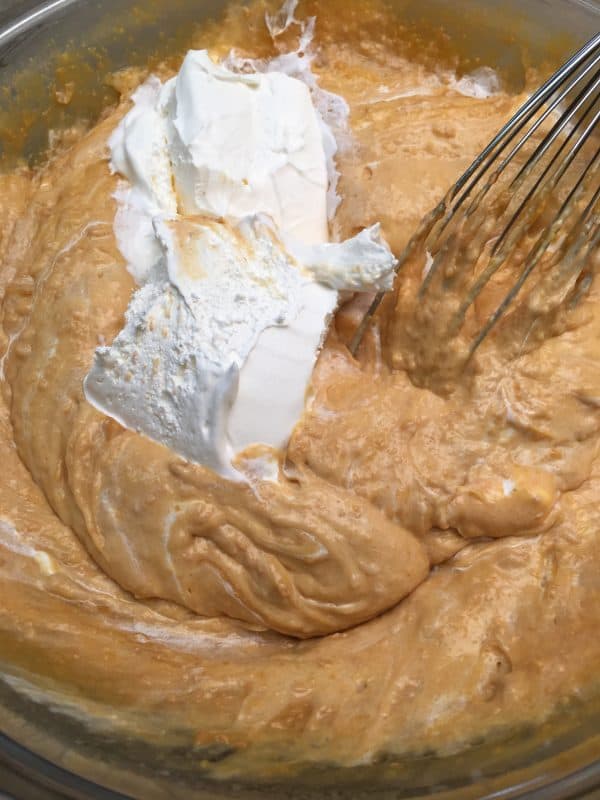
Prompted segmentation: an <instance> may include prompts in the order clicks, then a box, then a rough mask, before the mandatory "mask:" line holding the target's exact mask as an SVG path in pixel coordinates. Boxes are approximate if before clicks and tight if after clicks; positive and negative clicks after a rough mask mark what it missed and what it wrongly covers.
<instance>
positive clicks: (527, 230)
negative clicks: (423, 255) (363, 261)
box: [350, 33, 600, 358]
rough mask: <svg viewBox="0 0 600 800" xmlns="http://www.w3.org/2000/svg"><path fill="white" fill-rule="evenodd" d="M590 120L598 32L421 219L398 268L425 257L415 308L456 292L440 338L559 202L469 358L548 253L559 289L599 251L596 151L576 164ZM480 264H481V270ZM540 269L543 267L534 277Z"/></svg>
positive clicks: (599, 155) (599, 93) (597, 92)
mask: <svg viewBox="0 0 600 800" xmlns="http://www.w3.org/2000/svg"><path fill="white" fill-rule="evenodd" d="M599 121H600V33H597V34H596V35H595V36H594V37H592V39H590V41H589V42H587V44H585V45H584V46H583V47H582V48H580V50H579V51H578V52H577V53H575V54H574V55H573V56H572V57H571V58H570V59H569V60H568V61H567V62H566V63H565V64H564V65H563V66H562V67H561V68H560V69H559V70H558V71H557V72H556V73H555V74H554V75H552V76H551V77H550V78H549V79H548V80H547V81H546V82H545V83H544V84H542V86H540V88H539V89H538V90H537V91H536V92H534V94H533V95H532V96H531V97H530V98H529V100H527V102H526V103H524V105H523V106H522V107H521V108H520V109H519V110H518V111H517V112H516V114H515V115H514V116H513V117H512V118H511V119H510V120H509V121H508V122H507V123H506V125H504V127H503V128H502V129H501V130H500V131H499V132H498V134H496V136H494V138H493V139H492V140H491V142H490V143H489V144H488V145H487V147H486V148H484V150H483V151H482V152H481V153H480V155H479V156H478V157H477V158H476V159H475V160H474V161H473V163H472V164H471V165H470V167H469V168H468V169H467V170H466V171H465V172H464V174H463V175H462V176H461V177H460V178H459V180H458V181H457V182H456V183H455V184H454V186H453V187H452V188H451V189H450V190H449V192H448V193H447V195H446V197H445V198H444V200H443V201H442V202H441V203H440V204H438V206H437V207H436V208H435V209H434V210H433V211H432V212H431V213H430V214H429V215H427V217H426V218H425V219H424V220H423V222H422V223H421V225H420V227H419V229H418V231H417V233H416V234H415V235H414V236H413V237H412V239H411V241H410V242H409V244H408V246H407V247H406V249H405V250H404V252H403V253H402V255H401V256H400V259H399V263H398V267H397V269H398V270H400V269H402V267H403V266H404V264H405V263H406V262H407V261H408V259H409V258H410V256H411V255H414V252H415V249H416V248H421V249H422V250H423V251H425V252H427V253H428V254H430V256H431V263H430V265H429V268H428V271H427V273H426V274H425V275H424V278H423V280H422V282H421V285H420V288H419V290H418V292H417V297H416V299H417V302H418V303H424V302H427V296H428V293H429V292H430V290H431V288H432V286H433V284H434V281H436V280H437V281H439V280H441V281H442V284H440V285H441V286H442V287H444V286H447V287H450V286H456V287H457V288H458V289H460V290H461V291H464V292H465V294H464V297H463V299H462V301H461V302H460V304H459V308H458V310H457V311H456V312H455V313H454V314H453V315H452V316H451V318H450V322H449V326H448V331H447V333H448V335H450V336H452V335H454V334H456V333H457V332H458V330H460V328H461V327H462V325H463V323H464V320H465V317H466V314H467V312H468V310H469V308H470V307H471V306H472V304H473V303H474V302H475V301H476V299H477V298H478V296H479V295H480V293H481V292H482V291H483V289H484V288H485V286H486V285H487V284H488V283H489V281H490V280H491V279H492V278H493V277H494V275H495V274H496V273H497V272H498V270H499V269H500V268H501V267H502V266H503V265H504V264H505V263H506V262H507V260H508V259H509V258H510V257H511V255H512V254H513V253H514V252H515V250H516V248H517V247H520V244H521V242H523V241H525V239H527V240H529V239H530V238H531V235H532V233H533V231H534V225H537V226H538V229H539V225H541V224H542V221H543V219H544V215H546V212H547V211H549V210H550V207H551V206H553V205H554V202H555V199H556V195H557V192H560V194H561V195H564V196H565V199H564V201H563V202H562V204H561V206H560V209H559V211H558V212H557V213H556V214H554V215H553V217H552V219H551V221H550V222H549V223H546V224H545V226H543V227H542V230H541V233H540V234H539V235H536V236H535V237H534V241H533V244H532V245H531V248H530V249H529V251H528V252H526V253H525V254H524V256H519V258H521V257H523V263H522V266H521V268H520V271H519V274H518V275H517V277H516V280H515V282H514V284H513V285H512V287H511V288H510V290H509V291H508V292H507V293H506V294H505V295H504V297H503V299H502V301H501V302H500V304H499V305H498V307H497V308H496V309H495V311H493V313H492V314H491V315H490V316H489V318H488V319H487V321H486V323H485V324H484V326H483V327H482V328H481V330H480V331H479V332H478V333H477V334H476V336H475V339H474V341H473V343H472V344H471V346H470V349H469V358H470V357H471V356H472V355H473V353H474V352H475V351H476V350H477V348H478V347H479V346H480V345H481V343H482V342H483V341H484V339H485V338H486V336H487V335H488V334H489V332H490V331H491V330H492V328H493V327H494V325H496V323H497V322H498V321H499V320H500V318H501V317H502V316H503V315H504V314H505V312H506V311H507V309H508V307H509V306H510V305H511V304H512V302H513V301H514V300H515V298H516V297H517V295H518V294H519V292H520V291H521V289H522V287H523V286H524V284H525V282H526V281H527V279H528V278H529V276H530V275H531V274H532V272H533V271H534V269H535V268H536V266H537V265H538V264H539V263H540V261H541V260H542V258H543V257H544V255H545V254H546V253H547V252H549V261H550V263H551V264H553V265H554V267H555V268H556V269H557V270H558V271H557V272H556V275H557V281H558V282H560V280H562V276H563V273H564V275H568V276H571V278H572V277H573V276H576V278H577V280H578V279H579V277H581V276H582V274H583V273H584V272H585V269H584V261H585V260H586V259H587V256H588V255H589V254H590V253H592V252H593V250H594V248H595V247H596V246H597V245H598V236H599V232H598V229H599V227H600V220H599V214H598V204H599V197H600V187H596V188H595V186H596V184H595V183H594V181H598V180H599V179H598V175H599V170H598V167H599V163H600V148H599V149H598V150H597V151H596V153H595V155H594V156H593V157H592V158H591V159H589V161H587V163H585V164H584V165H583V166H582V163H583V161H582V156H583V154H584V153H585V152H586V149H585V148H586V145H587V144H588V143H589V142H590V139H591V137H592V136H593V134H594V133H595V132H596V129H597V127H598V123H599ZM545 128H547V130H546V132H545V133H544V130H545ZM526 148H527V150H526ZM529 150H531V152H528V151H529ZM521 160H522V163H520V162H521ZM509 167H510V168H512V167H514V168H515V171H514V174H512V175H511V174H510V173H508V172H507V170H508V168H509ZM505 173H506V174H507V177H505ZM567 175H568V176H569V177H568V179H567V177H566V176H567ZM559 184H560V185H559ZM476 190H477V191H476ZM492 190H494V191H493V196H492ZM590 191H591V194H592V196H591V199H590V200H589V201H588V202H587V203H586V197H587V194H586V193H587V192H590ZM467 199H469V201H470V202H469V203H468V205H467V204H466V202H467ZM583 204H585V207H584V210H583V211H582V212H581V206H582V205H583ZM459 212H460V215H459ZM498 230H499V231H500V232H499V233H498ZM461 237H462V238H461ZM478 243H480V244H481V246H478ZM553 248H554V249H555V250H556V253H555V252H554V251H553ZM486 259H487V263H485V264H483V265H481V262H482V261H485V260H486ZM560 259H563V261H562V266H561V264H560V263H559V262H560ZM544 263H546V261H544ZM557 265H558V266H557ZM480 266H482V268H481V270H480V271H479V267H480ZM563 267H564V269H563ZM469 269H470V270H471V271H472V273H473V275H474V280H473V282H472V285H471V286H470V288H469V287H468V286H465V284H466V283H468V282H469V281H468V280H467V281H466V280H465V278H467V277H468V276H469ZM440 270H442V273H440ZM545 271H546V268H545V267H544V273H543V274H545ZM477 272H478V273H479V274H477ZM571 278H569V279H571ZM589 283H590V280H589V276H587V275H586V279H585V281H583V280H582V281H580V283H579V284H578V285H577V286H574V285H571V284H570V286H571V289H569V291H571V290H572V291H573V292H574V293H575V295H577V294H579V293H581V292H582V291H583V288H584V287H585V286H589ZM383 297H384V294H383V293H379V294H378V295H377V296H376V297H375V298H374V300H373V302H372V303H371V306H370V308H369V309H368V311H367V313H366V315H365V317H364V318H363V320H362V322H361V324H360V325H359V327H358V329H357V331H356V333H355V335H354V337H353V340H352V342H351V345H350V350H351V352H352V353H353V354H354V355H355V354H356V352H357V350H358V347H359V345H360V342H361V340H362V337H363V335H364V333H365V331H366V329H367V327H368V325H369V322H370V320H371V318H372V317H373V315H374V314H375V313H376V311H377V308H378V307H379V305H380V303H381V301H382V299H383Z"/></svg>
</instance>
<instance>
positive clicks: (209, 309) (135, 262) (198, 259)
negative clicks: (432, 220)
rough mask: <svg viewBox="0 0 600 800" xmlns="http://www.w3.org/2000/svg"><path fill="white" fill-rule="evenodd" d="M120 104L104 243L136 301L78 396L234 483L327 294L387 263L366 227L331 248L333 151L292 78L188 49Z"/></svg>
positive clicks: (384, 272) (369, 284) (302, 380)
mask: <svg viewBox="0 0 600 800" xmlns="http://www.w3.org/2000/svg"><path fill="white" fill-rule="evenodd" d="M133 99H134V105H133V108H132V110H131V111H130V112H129V113H128V114H127V115H126V116H125V117H124V119H123V120H122V122H121V123H120V125H119V126H118V127H117V129H116V130H115V132H114V134H113V136H112V137H111V140H110V147H111V151H112V165H113V168H114V169H115V170H116V171H118V172H119V173H121V174H122V175H123V176H125V177H126V178H127V179H128V183H122V184H121V185H120V187H119V190H118V192H117V200H118V203H119V206H118V211H117V215H116V218H115V233H116V236H117V241H118V244H119V247H120V249H121V251H122V253H123V255H124V257H125V259H126V260H127V264H128V268H129V270H130V271H131V273H132V275H133V276H134V277H135V279H136V280H137V282H138V283H139V284H140V285H141V288H140V289H139V290H138V291H137V292H136V293H135V294H134V296H133V299H132V301H131V303H130V306H129V309H128V311H127V315H126V323H125V327H124V328H123V330H122V331H121V332H120V333H119V334H118V336H117V337H116V339H115V341H114V342H113V343H112V345H111V346H110V347H101V348H99V349H98V350H97V352H96V357H95V360H94V364H93V367H92V369H91V371H90V373H89V375H88V376H87V378H86V380H85V383H84V389H85V393H86V397H87V399H88V400H89V401H90V402H91V403H92V404H93V405H95V406H96V407H97V408H98V409H99V410H101V411H102V412H104V413H105V414H107V415H109V416H111V417H113V418H114V419H116V420H118V421H119V422H120V423H121V424H122V425H124V426H125V427H128V428H131V429H133V430H136V431H139V432H141V433H144V434H145V435H147V436H148V437H150V438H152V439H154V440H156V441H158V442H161V443H163V444H165V445H167V446H168V447H170V448H171V449H172V450H174V451H175V452H177V453H179V454H180V455H182V456H183V457H185V458H187V459H189V460H191V461H195V462H198V463H201V464H204V465H206V466H208V467H210V468H211V469H213V470H215V471H216V472H219V473H221V474H223V475H226V476H229V477H235V476H236V473H235V470H234V469H233V468H232V466H231V463H232V460H233V459H234V458H235V456H236V455H237V454H239V453H241V452H243V450H244V449H246V448H247V447H249V446H250V445H252V444H265V445H268V446H271V447H274V448H283V447H284V446H285V444H286V442H287V440H288V439H289V436H290V434H291V431H292V429H293V427H294V426H295V424H296V423H297V421H298V420H299V418H300V416H301V414H302V410H303V408H304V404H305V394H306V388H307V386H308V383H309V380H310V376H311V373H312V370H313V367H314V364H315V360H316V357H317V355H318V352H319V349H320V347H321V344H322V341H323V338H324V336H325V334H326V331H327V327H328V324H329V320H330V319H331V316H332V314H333V313H334V312H335V309H336V307H337V304H338V300H339V296H338V290H343V289H351V290H354V291H357V290H358V291H378V290H381V289H389V288H391V285H392V282H393V278H394V269H395V265H396V260H395V259H394V257H393V255H392V254H391V252H390V250H389V248H388V247H387V245H386V244H385V243H384V242H382V240H381V238H380V236H379V226H377V225H375V226H372V227H371V228H369V229H367V230H365V231H363V232H361V233H360V234H358V235H357V236H355V237H354V238H353V239H350V240H348V241H347V242H342V243H329V242H328V224H327V221H328V208H327V199H328V192H330V190H331V182H332V180H335V176H330V177H328V157H329V158H332V156H331V153H332V152H335V147H337V145H335V139H334V137H333V134H332V133H331V131H330V130H329V129H328V128H327V126H326V124H325V123H324V121H323V119H322V118H321V117H320V115H319V113H318V112H317V110H316V109H315V106H314V105H313V100H312V98H311V91H310V90H309V88H308V87H307V85H306V84H305V83H303V82H302V81H301V80H298V79H297V78H293V77H290V76H289V75H286V74H283V73H280V72H271V71H265V72H258V73H253V74H247V73H244V74H238V73H234V72H231V71H230V70H228V69H226V68H225V67H224V66H222V65H217V64H214V63H213V62H212V61H211V60H210V58H209V56H208V54H207V53H206V51H199V52H195V51H191V52H190V53H188V55H187V56H186V58H185V60H184V63H183V66H182V68H181V71H180V73H179V74H178V75H177V77H176V78H173V79H172V80H170V81H168V82H167V83H165V84H161V82H160V81H159V80H158V79H156V78H151V79H150V80H149V81H148V82H147V83H146V84H145V85H144V86H142V87H141V88H140V89H139V90H138V91H137V92H136V93H135V94H134V98H133ZM332 140H333V142H334V145H335V147H332V145H331V141H332ZM328 154H329V156H328Z"/></svg>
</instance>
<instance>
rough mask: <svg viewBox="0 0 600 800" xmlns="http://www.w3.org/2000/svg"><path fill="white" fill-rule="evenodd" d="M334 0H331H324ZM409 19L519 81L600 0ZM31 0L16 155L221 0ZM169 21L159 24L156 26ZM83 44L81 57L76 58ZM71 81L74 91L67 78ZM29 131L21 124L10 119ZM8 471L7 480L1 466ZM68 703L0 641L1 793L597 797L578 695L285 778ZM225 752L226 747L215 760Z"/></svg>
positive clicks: (6, 81)
mask: <svg viewBox="0 0 600 800" xmlns="http://www.w3.org/2000/svg"><path fill="white" fill-rule="evenodd" d="M323 2H326V0H323ZM395 5H396V6H397V8H398V13H401V14H402V15H403V17H404V18H405V19H407V20H408V21H410V23H411V24H414V25H416V26H419V25H421V24H423V23H427V24H428V25H431V21H432V20H434V22H435V24H437V25H440V26H443V27H444V28H445V29H446V30H447V32H448V33H449V34H450V35H451V36H452V37H453V38H454V39H455V41H456V43H457V46H458V47H459V49H461V50H462V52H463V54H464V57H465V59H467V60H468V59H473V60H477V59H481V60H482V61H483V62H484V63H487V64H491V65H494V66H497V67H500V68H501V69H502V70H503V71H504V72H505V74H506V75H508V76H509V77H510V80H512V81H514V82H515V84H516V85H518V83H519V82H520V81H521V82H522V80H523V70H524V66H523V61H522V46H523V45H525V46H526V49H527V51H528V53H529V56H530V58H531V59H532V61H533V63H536V62H538V63H541V62H542V61H544V62H548V63H556V62H557V61H558V60H559V59H560V58H562V57H564V56H566V55H567V53H568V52H569V51H571V50H572V49H574V48H575V47H576V46H577V45H579V44H580V43H582V42H583V41H584V40H586V39H588V38H589V37H590V36H591V35H592V34H593V33H595V32H596V31H597V30H598V29H599V28H600V3H598V2H596V0H514V2H506V0H456V2H453V3H448V2H447V0H429V2H428V3H426V4H423V3H422V2H420V0H397V1H396V2H395ZM146 6H148V7H145V6H138V5H137V4H136V3H135V2H133V0H53V1H52V2H46V3H42V4H40V3H36V2H32V1H31V0H14V1H13V2H10V0H9V2H7V1H6V0H4V2H0V98H1V100H0V159H1V161H2V168H3V169H6V168H10V166H11V165H13V164H14V163H16V161H17V160H18V159H20V158H21V159H22V158H23V157H24V158H26V159H29V160H32V159H33V160H34V159H35V158H36V157H38V156H39V155H40V154H41V153H43V151H44V149H45V147H46V145H47V142H48V132H49V130H51V129H55V128H60V127H61V126H65V125H69V124H70V123H72V122H74V121H76V120H79V119H81V118H85V119H87V120H89V121H93V119H94V118H95V117H96V116H97V115H98V113H99V112H100V110H101V108H102V107H103V106H104V105H106V103H108V102H110V101H111V100H114V97H115V95H114V94H112V90H111V89H110V88H108V87H107V86H106V85H105V83H104V78H105V76H106V75H107V74H108V73H109V72H111V71H114V70H115V69H118V68H120V67H123V66H126V65H135V64H143V63H147V61H148V57H149V55H150V54H152V55H153V56H154V57H155V58H160V57H161V56H164V55H165V54H167V53H169V52H177V51H180V50H182V49H183V48H184V46H185V42H186V39H187V38H188V35H189V31H190V27H193V26H194V24H196V23H198V22H200V21H202V20H204V19H206V18H207V17H210V16H216V15H218V13H219V11H220V10H221V9H222V7H223V6H224V3H222V2H219V0H154V2H152V3H150V4H146ZM159 32H160V35H159ZM71 56H72V58H71ZM61 81H62V82H67V83H68V82H70V81H74V82H75V83H76V84H77V88H78V91H77V92H76V93H75V95H74V100H73V102H72V103H70V104H68V105H60V104H57V103H56V102H54V100H53V97H54V92H55V90H56V88H57V82H58V83H60V82H61ZM16 131H19V134H18V135H15V132H16ZM2 479H3V478H2V475H1V472H0V480H2ZM103 711H104V712H105V713H104V714H103V725H102V726H99V725H95V724H94V722H95V720H94V719H89V718H84V717H83V716H82V715H77V714H74V713H73V710H72V708H70V709H67V707H66V705H64V704H61V697H60V692H59V691H58V692H57V691H56V686H54V687H53V690H52V691H50V690H49V689H48V687H47V685H45V684H43V682H41V681H40V680H39V679H37V678H35V677H34V676H28V678H27V679H24V677H23V675H20V676H19V677H18V678H17V677H16V675H15V673H14V671H13V669H12V666H11V664H10V663H9V659H8V658H7V657H6V654H4V655H3V653H2V651H1V650H0V731H1V732H2V733H1V734H0V797H2V791H5V792H8V793H9V794H10V796H12V797H14V798H17V799H18V800H33V799H35V800H52V798H107V799H108V798H112V799H113V800H114V798H119V797H121V798H124V797H125V798H127V797H130V798H139V799H140V800H154V799H156V800H158V799H159V798H170V799H171V800H177V798H186V800H193V799H194V798H198V799H199V798H230V797H236V798H258V797H260V798H267V797H270V798H277V800H284V798H287V797H289V798H298V800H299V799H300V798H334V797H335V798H353V800H359V798H363V797H364V798H367V797H378V798H383V797H389V798H416V797H422V796H424V795H427V796H433V797H435V798H437V800H458V798H461V799H462V798H465V800H467V799H468V798H479V799H483V798H489V800H491V798H525V797H527V798H530V800H555V799H556V800H558V798H572V797H583V796H587V797H592V796H595V797H600V793H598V792H600V703H594V702H590V701H587V702H586V703H583V702H578V703H576V702H574V703H573V704H572V705H571V706H570V707H569V708H565V709H562V710H561V711H560V713H557V714H556V715H555V717H554V718H553V719H552V720H551V721H549V722H548V723H547V724H545V725H544V726H541V727H538V728H536V729H529V730H519V731H514V732H513V733H512V735H511V736H510V738H509V739H506V740H504V741H501V742H498V741H495V742H487V743H486V742H483V743H481V744H478V745H472V746H471V747H469V749H468V750H466V751H464V752H460V753H457V754H456V755H454V756H452V757H443V758H442V757H438V756H436V755H434V754H432V755H428V756H426V757H421V758H419V759H414V758H413V759H410V758H406V759H403V760H400V761H395V762H393V763H384V764H379V765H377V766H372V767H360V768H353V769H351V770H350V769H346V770H340V769H334V768H331V769H327V770H325V769H322V770H319V771H318V772H314V773H312V774H303V775H302V777H297V778H294V780H293V781H290V782H288V783H285V784H284V783H280V784H279V785H276V786H274V785H266V784H261V785H256V784H255V785H247V784H246V783H244V782H243V781H239V780H238V781H236V782H235V783H228V784H227V783H219V784H215V783H210V782H209V781H207V779H206V777H205V774H204V773H203V772H202V771H201V770H200V769H199V766H198V755H197V753H194V752H193V750H191V749H186V748H185V747H180V748H177V749H174V748H171V749H168V748H166V747H164V746H161V745H160V744H157V743H156V741H155V742H154V743H153V744H150V743H149V742H147V741H145V740H142V739H141V738H140V739H136V738H135V737H134V736H131V735H130V736H128V737H127V738H124V737H123V736H122V735H121V734H118V733H117V731H116V728H115V729H111V725H110V722H109V723H107V720H110V718H111V717H110V709H103ZM217 757H218V754H216V755H215V759H216V758H217Z"/></svg>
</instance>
